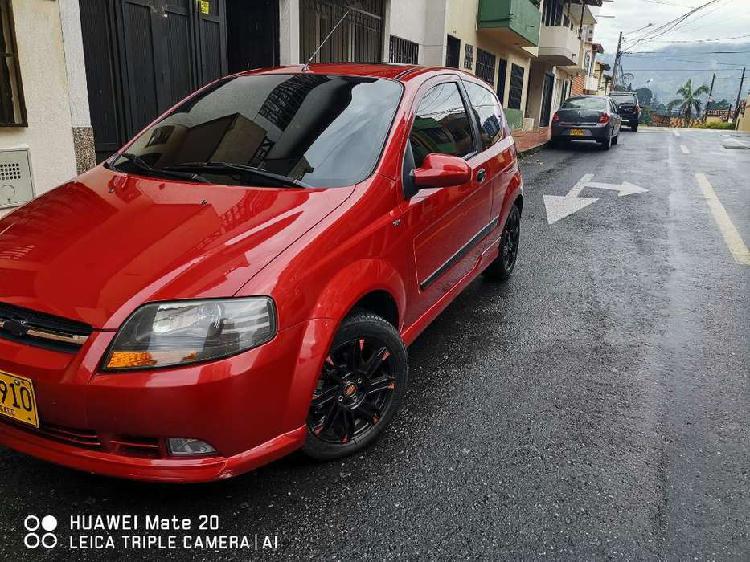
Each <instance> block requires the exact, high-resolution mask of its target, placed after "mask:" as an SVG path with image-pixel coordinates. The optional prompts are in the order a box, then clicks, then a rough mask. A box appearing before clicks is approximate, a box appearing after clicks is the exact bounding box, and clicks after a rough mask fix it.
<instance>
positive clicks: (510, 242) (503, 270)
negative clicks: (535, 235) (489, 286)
mask: <svg viewBox="0 0 750 562" xmlns="http://www.w3.org/2000/svg"><path fill="white" fill-rule="evenodd" d="M520 238H521V209H520V208H519V207H518V205H513V207H512V208H511V210H510V213H508V218H507V219H506V220H505V227H504V228H503V235H502V236H501V237H500V254H499V255H498V256H497V258H495V261H493V262H492V263H491V264H490V266H489V267H488V268H487V269H485V270H484V275H485V277H487V278H488V279H492V280H493V281H507V280H508V279H509V278H510V276H511V275H512V274H513V269H515V267H516V260H517V259H518V243H519V241H520Z"/></svg>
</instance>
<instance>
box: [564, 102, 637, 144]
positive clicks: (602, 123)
mask: <svg viewBox="0 0 750 562" xmlns="http://www.w3.org/2000/svg"><path fill="white" fill-rule="evenodd" d="M621 124H622V119H621V118H620V116H619V115H618V113H617V107H616V106H615V104H614V103H613V102H612V100H610V99H609V98H607V97H605V96H579V97H574V98H569V99H567V100H565V101H564V102H563V104H562V105H561V106H560V109H559V110H558V111H557V112H556V113H555V114H554V115H553V116H552V144H554V145H560V144H561V143H563V142H567V141H571V140H595V141H596V142H598V143H599V144H601V145H602V147H603V148H604V149H605V150H609V149H610V147H611V146H612V145H613V144H617V139H618V135H619V134H620V125H621Z"/></svg>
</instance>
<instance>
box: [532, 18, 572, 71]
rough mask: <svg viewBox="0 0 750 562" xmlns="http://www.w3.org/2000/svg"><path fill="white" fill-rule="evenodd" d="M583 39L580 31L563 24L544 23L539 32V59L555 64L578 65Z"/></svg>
mask: <svg viewBox="0 0 750 562" xmlns="http://www.w3.org/2000/svg"><path fill="white" fill-rule="evenodd" d="M580 51H581V40H580V39H579V38H578V33H577V32H576V31H574V30H572V29H570V28H568V27H566V26H562V25H543V26H542V30H541V32H540V34H539V57H538V58H539V60H543V61H544V62H546V63H548V64H552V65H554V66H575V65H578V55H579V53H580Z"/></svg>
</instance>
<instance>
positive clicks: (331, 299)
mask: <svg viewBox="0 0 750 562" xmlns="http://www.w3.org/2000/svg"><path fill="white" fill-rule="evenodd" d="M374 291H385V292H387V293H388V294H389V295H391V297H393V300H394V301H395V302H396V307H397V309H398V316H399V330H400V328H401V326H402V324H403V320H402V319H403V317H404V309H405V306H406V291H405V288H404V281H403V279H402V278H401V276H400V275H399V274H398V272H397V271H396V269H395V268H394V267H393V266H392V265H391V264H389V263H388V262H387V261H384V260H380V259H375V258H372V259H361V260H357V261H355V262H353V263H350V264H349V265H347V266H346V267H344V268H342V269H341V270H340V271H339V272H338V273H337V274H336V275H335V276H334V277H333V278H332V279H331V280H330V281H329V282H328V284H327V285H326V286H325V287H324V289H323V290H322V291H321V292H320V294H319V297H318V299H317V301H316V302H315V304H314V305H313V307H312V309H311V312H310V320H309V322H308V323H307V329H306V332H305V335H304V337H303V339H302V346H301V350H300V354H299V359H298V367H299V368H298V369H297V372H296V373H295V381H294V385H293V388H292V389H290V394H289V402H288V409H287V419H286V423H285V424H284V425H285V427H299V426H301V425H304V423H305V421H306V419H307V412H308V410H309V408H310V400H311V399H312V395H313V391H314V390H315V386H316V385H317V384H318V378H319V377H320V373H321V371H322V369H323V361H325V358H326V356H327V355H328V350H329V349H330V348H331V345H332V344H333V339H334V337H335V336H336V332H337V331H338V329H339V326H340V325H341V322H343V320H344V318H346V316H347V315H348V314H349V312H351V310H352V308H354V306H355V305H356V304H357V302H358V301H359V300H360V299H362V298H363V297H364V296H365V295H367V294H369V293H372V292H374Z"/></svg>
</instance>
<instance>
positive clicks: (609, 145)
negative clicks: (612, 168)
mask: <svg viewBox="0 0 750 562" xmlns="http://www.w3.org/2000/svg"><path fill="white" fill-rule="evenodd" d="M601 145H602V148H603V149H604V150H609V149H610V148H612V133H610V134H609V135H607V138H606V139H605V140H603V141H601Z"/></svg>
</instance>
